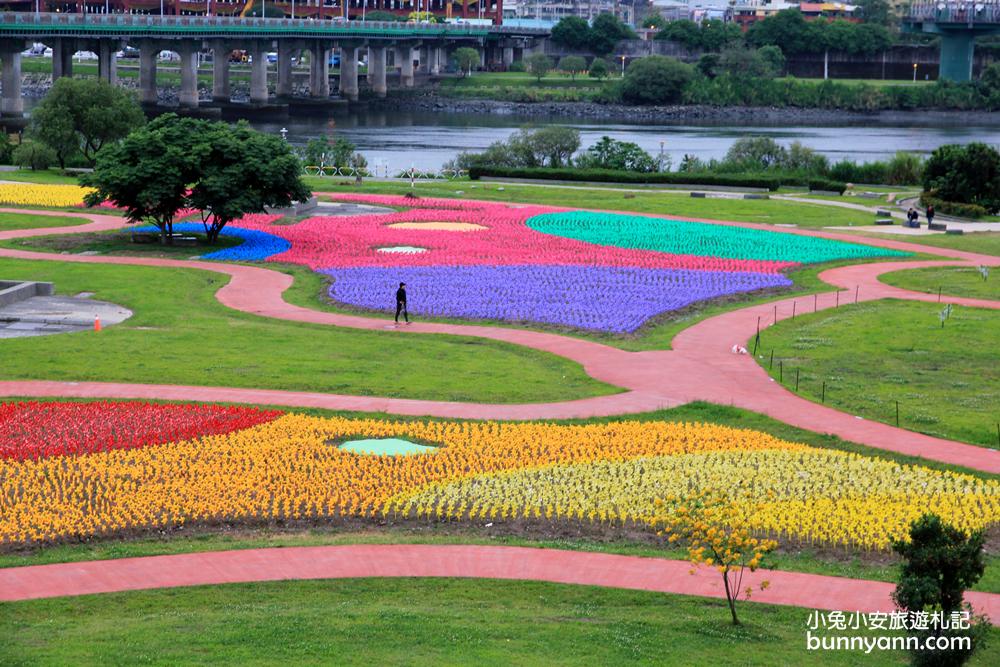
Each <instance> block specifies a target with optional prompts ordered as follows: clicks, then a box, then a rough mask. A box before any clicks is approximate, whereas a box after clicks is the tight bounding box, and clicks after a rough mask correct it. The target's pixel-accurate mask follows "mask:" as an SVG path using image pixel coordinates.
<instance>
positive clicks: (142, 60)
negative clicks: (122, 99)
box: [53, 42, 160, 104]
mask: <svg viewBox="0 0 1000 667" xmlns="http://www.w3.org/2000/svg"><path fill="white" fill-rule="evenodd" d="M53 55H54V54H53ZM159 55H160V46H159V44H153V43H149V42H144V43H142V44H140V45H139V101H140V102H142V103H143V104H156V103H157V101H159V97H158V96H157V94H156V58H157V56H159ZM53 62H55V61H53Z"/></svg>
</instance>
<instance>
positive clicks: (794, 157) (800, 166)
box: [779, 141, 830, 175]
mask: <svg viewBox="0 0 1000 667" xmlns="http://www.w3.org/2000/svg"><path fill="white" fill-rule="evenodd" d="M779 148H780V146H779ZM780 166H781V168H782V169H787V170H788V171H799V172H803V173H806V174H809V175H822V174H825V173H826V172H827V171H829V169H830V162H829V160H827V159H826V156H824V155H821V154H820V153H817V152H816V151H815V150H813V149H812V148H809V147H808V146H806V145H804V144H803V143H802V142H801V141H793V142H792V143H791V144H790V145H789V146H788V150H787V151H785V155H784V157H783V158H782V160H781V163H780Z"/></svg>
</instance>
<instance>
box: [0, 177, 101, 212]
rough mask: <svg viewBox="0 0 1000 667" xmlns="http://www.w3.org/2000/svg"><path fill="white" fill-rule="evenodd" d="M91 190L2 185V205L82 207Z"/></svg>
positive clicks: (0, 197) (24, 184)
mask: <svg viewBox="0 0 1000 667" xmlns="http://www.w3.org/2000/svg"><path fill="white" fill-rule="evenodd" d="M91 190H92V189H91V188H84V187H80V186H79V185H39V184H36V183H0V204H2V205H4V206H48V207H52V208H64V207H67V206H81V205H82V204H83V198H84V197H85V196H86V195H87V194H88V193H89V192H91Z"/></svg>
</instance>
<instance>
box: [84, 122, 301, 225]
mask: <svg viewBox="0 0 1000 667" xmlns="http://www.w3.org/2000/svg"><path fill="white" fill-rule="evenodd" d="M300 174H301V165H300V163H299V161H298V159H297V158H296V157H295V155H294V154H293V153H292V150H291V147H290V146H289V145H288V143H287V142H285V141H284V140H283V139H281V138H279V137H276V136H272V135H267V134H263V133H260V132H257V131H256V130H254V129H252V128H251V127H250V126H249V125H248V124H247V123H245V122H243V123H239V124H237V125H235V126H229V125H227V124H225V123H220V122H213V121H207V120H197V119H193V118H178V117H177V116H176V115H174V114H165V115H163V116H160V117H159V118H157V119H156V120H154V121H153V122H151V123H149V124H148V125H147V126H145V127H143V128H140V129H138V130H136V131H134V132H132V133H131V134H129V135H128V136H127V137H126V138H125V139H124V140H123V141H121V142H119V143H117V144H113V145H111V146H108V147H107V148H106V149H105V150H103V151H101V154H100V155H99V156H98V159H97V163H96V165H95V167H94V171H93V172H91V173H89V174H85V175H84V176H83V177H81V182H83V184H84V185H89V186H91V187H93V188H94V192H91V193H90V194H88V195H87V196H86V198H85V202H86V203H87V205H88V206H95V205H97V204H99V203H101V202H103V201H112V202H115V204H116V205H117V206H119V207H121V208H124V209H125V217H126V218H127V219H128V221H129V222H131V223H138V222H148V223H151V224H153V225H155V226H156V227H157V228H158V229H159V230H160V235H161V241H162V242H163V243H169V242H170V240H171V238H172V235H173V221H174V218H175V216H176V215H177V212H178V211H180V210H182V209H187V208H195V209H198V210H199V211H202V220H203V222H204V223H205V233H206V235H207V236H208V238H209V241H210V242H214V241H215V240H216V239H217V238H218V235H219V232H220V231H222V229H223V228H224V227H225V226H226V224H227V223H229V222H230V221H232V220H235V219H236V218H239V217H242V216H243V215H245V214H247V213H260V212H262V211H263V210H264V208H265V207H283V206H288V205H290V204H291V203H292V201H295V200H304V199H307V198H308V197H309V196H310V192H309V190H308V188H306V187H305V185H304V184H303V183H302V181H301V177H300Z"/></svg>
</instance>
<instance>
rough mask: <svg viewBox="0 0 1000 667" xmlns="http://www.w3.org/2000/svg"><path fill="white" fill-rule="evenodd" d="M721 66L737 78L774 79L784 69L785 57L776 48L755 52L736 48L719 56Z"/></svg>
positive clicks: (769, 47) (771, 47) (760, 49)
mask: <svg viewBox="0 0 1000 667" xmlns="http://www.w3.org/2000/svg"><path fill="white" fill-rule="evenodd" d="M719 66H720V67H721V68H722V69H724V70H725V71H727V72H729V73H730V74H732V75H733V76H735V77H749V78H755V79H773V78H774V77H776V76H778V74H780V73H781V71H782V69H784V66H785V56H784V55H782V53H781V49H779V48H778V47H776V46H762V47H760V48H759V49H757V50H755V51H752V50H750V49H747V48H744V47H742V46H734V47H730V48H728V49H726V50H725V51H723V52H722V53H721V54H720V55H719Z"/></svg>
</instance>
